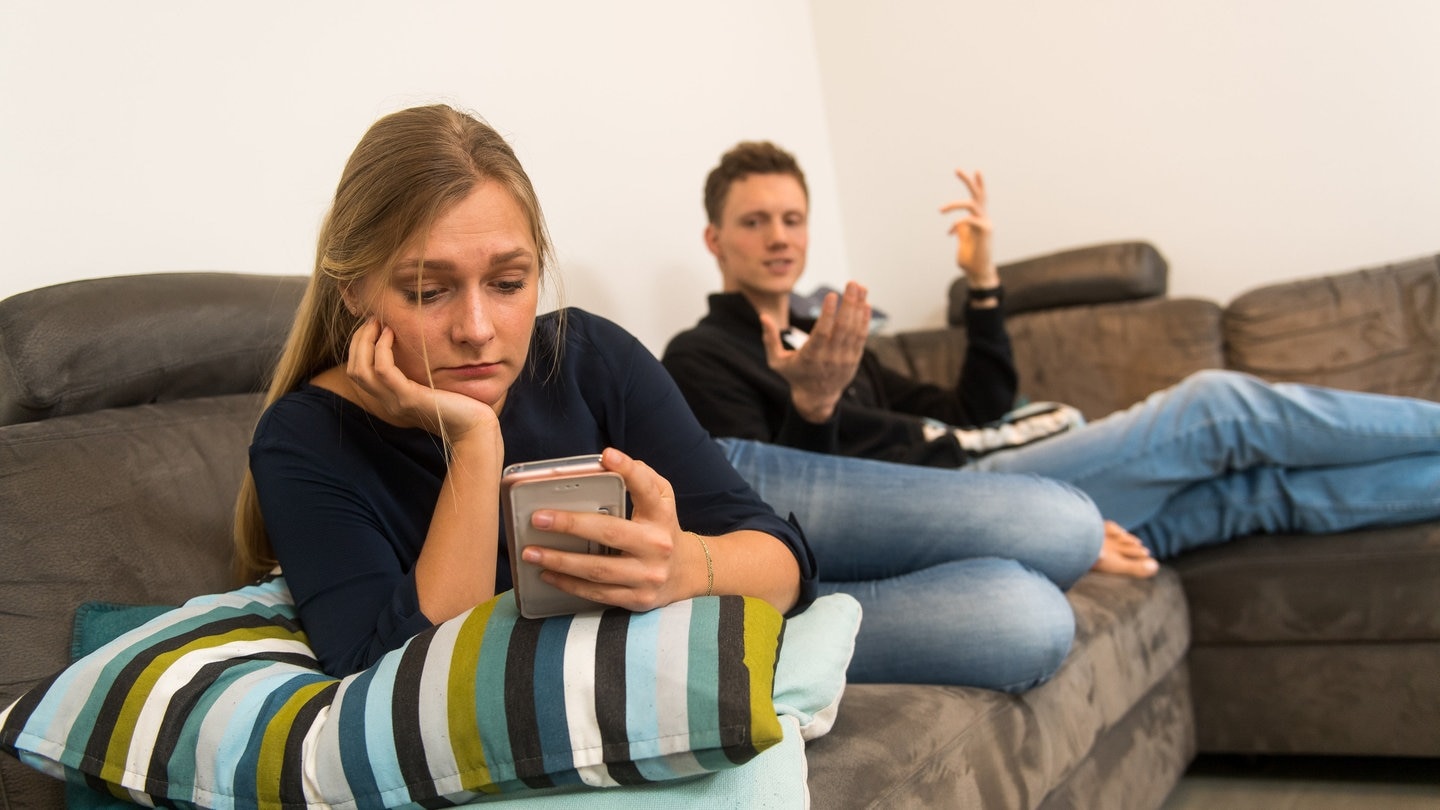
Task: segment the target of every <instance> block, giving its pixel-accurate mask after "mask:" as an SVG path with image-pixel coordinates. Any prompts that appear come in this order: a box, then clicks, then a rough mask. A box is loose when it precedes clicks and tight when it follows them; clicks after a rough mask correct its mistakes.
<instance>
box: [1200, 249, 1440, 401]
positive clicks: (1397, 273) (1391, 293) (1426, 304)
mask: <svg viewBox="0 0 1440 810" xmlns="http://www.w3.org/2000/svg"><path fill="white" fill-rule="evenodd" d="M1224 328H1225V354H1226V363H1227V365H1228V366H1229V367H1230V368H1233V369H1236V370H1237V371H1247V372H1250V373H1251V374H1256V375H1259V376H1261V377H1265V378H1267V379H1270V380H1289V381H1295V382H1305V383H1312V384H1316V385H1329V386H1334V387H1336V388H1347V389H1351V390H1355V391H1371V392H1375V393H1384V394H1403V395H1405V396H1413V397H1421V398H1424V399H1430V400H1436V401H1440V257H1437V256H1425V257H1422V258H1418V259H1411V260H1409V261H1403V262H1396V263H1393V264H1388V265H1384V266H1380V267H1373V268H1366V269H1363V270H1355V271H1352V272H1349V273H1340V274H1336V275H1330V276H1321V277H1317V278H1309V279H1302V280H1299V281H1293V282H1288V283H1283V284H1272V285H1268V286H1265V287H1261V288H1259V289H1256V290H1252V291H1250V292H1247V293H1244V294H1242V295H1240V296H1238V297H1236V298H1235V300H1234V301H1231V302H1230V306H1228V307H1226V309H1225V322H1224Z"/></svg>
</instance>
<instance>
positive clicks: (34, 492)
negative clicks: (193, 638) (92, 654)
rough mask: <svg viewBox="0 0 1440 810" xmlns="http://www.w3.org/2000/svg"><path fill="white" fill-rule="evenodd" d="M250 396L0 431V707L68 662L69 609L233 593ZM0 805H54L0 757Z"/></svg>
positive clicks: (41, 785) (256, 407) (56, 803)
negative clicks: (233, 529) (234, 534)
mask: <svg viewBox="0 0 1440 810" xmlns="http://www.w3.org/2000/svg"><path fill="white" fill-rule="evenodd" d="M259 412H260V398H259V397H258V396H254V395H234V396H226V397H214V398H207V399H195V400H186V401H181V402H170V403H165V404H161V405H144V406H139V407H134V408H115V409H107V410H103V411H97V412H95V413H89V414H80V415H76V416H68V417H60V418H56V419H48V420H45V421H43V422H30V423H25V424H18V425H8V426H5V427H0V523H3V529H0V556H3V559H4V566H3V569H0V570H3V572H4V573H3V579H0V582H3V586H0V639H4V643H3V644H0V705H7V704H9V703H10V702H11V701H12V700H14V699H15V698H17V697H19V696H20V695H21V694H23V693H24V692H25V691H26V690H28V689H29V688H30V687H32V686H34V685H35V684H36V683H38V682H39V681H41V680H42V679H44V678H47V677H49V676H50V675H52V674H54V673H55V672H58V671H59V670H60V669H61V668H62V667H64V666H65V665H66V664H67V663H68V662H69V650H70V634H71V625H72V620H73V617H74V613H75V609H76V608H77V607H78V606H79V605H80V604H81V603H83V602H87V601H91V600H98V601H109V602H120V603H125V604H179V603H180V602H181V601H183V600H185V599H188V598H189V597H192V596H196V595H199V594H203V593H218V592H220V591H225V590H229V589H230V588H231V587H233V586H234V582H233V581H232V579H231V576H230V571H231V565H230V561H231V535H230V525H231V523H230V521H231V511H232V509H233V504H234V502H235V494H236V492H238V491H239V486H240V475H241V474H242V472H243V471H244V469H245V448H246V447H247V446H248V445H249V440H250V433H251V430H252V429H253V427H254V422H255V420H256V418H257V417H258V416H259ZM0 767H3V770H0V791H3V793H4V795H5V797H6V800H7V802H8V804H3V805H0V807H7V808H8V807H16V808H21V807H23V808H54V807H61V806H63V804H62V800H60V799H59V798H57V797H58V796H59V795H60V792H59V790H58V788H59V786H60V783H59V782H57V781H55V780H52V779H50V778H49V777H46V776H42V775H41V774H39V773H37V772H35V771H32V770H30V769H29V768H27V767H25V766H23V765H20V764H19V763H18V762H16V761H15V760H14V759H12V758H10V757H0Z"/></svg>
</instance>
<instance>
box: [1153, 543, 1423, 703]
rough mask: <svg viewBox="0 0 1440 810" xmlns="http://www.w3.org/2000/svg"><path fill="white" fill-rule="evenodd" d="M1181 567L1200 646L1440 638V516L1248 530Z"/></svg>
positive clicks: (1183, 559)
mask: <svg viewBox="0 0 1440 810" xmlns="http://www.w3.org/2000/svg"><path fill="white" fill-rule="evenodd" d="M1174 568H1175V570H1176V571H1178V572H1179V574H1180V577H1181V579H1182V580H1183V581H1184V583H1185V595H1186V598H1187V599H1188V600H1189V605H1190V612H1191V633H1192V634H1193V636H1194V638H1195V643H1196V644H1226V645H1236V644H1315V643H1326V642H1329V643H1335V644H1350V643H1355V642H1366V643H1369V642H1413V641H1422V642H1430V641H1437V640H1440V524H1434V523H1421V524H1414V525H1409V526H1396V527H1393V528H1384V529H1369V530H1366V531H1358V532H1350V533H1347V534H1328V535H1299V536H1296V535H1276V536H1257V537H1246V538H1242V539H1240V540H1235V541H1232V542H1230V543H1227V544H1225V545H1223V546H1212V547H1210V548H1205V549H1200V550H1197V551H1192V552H1190V553H1187V554H1184V555H1181V556H1180V557H1179V558H1177V559H1176V560H1175V561H1174ZM1437 678H1440V673H1437Z"/></svg>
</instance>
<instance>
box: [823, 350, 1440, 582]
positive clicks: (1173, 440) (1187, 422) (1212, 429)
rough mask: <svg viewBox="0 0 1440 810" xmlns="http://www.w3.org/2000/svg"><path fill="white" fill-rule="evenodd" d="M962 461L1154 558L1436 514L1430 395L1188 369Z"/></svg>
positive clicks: (1436, 437)
mask: <svg viewBox="0 0 1440 810" xmlns="http://www.w3.org/2000/svg"><path fill="white" fill-rule="evenodd" d="M967 469H974V470H980V471H993V472H1006V473H1017V472H1024V473H1032V474H1035V475H1043V476H1047V477H1050V478H1055V479H1058V480H1061V481H1066V482H1068V483H1071V484H1074V485H1075V486H1076V487H1079V488H1080V489H1081V490H1083V491H1084V492H1085V493H1086V494H1088V495H1089V496H1090V497H1091V498H1092V499H1094V501H1095V503H1096V505H1097V506H1098V507H1099V508H1100V513H1101V514H1103V515H1104V516H1105V517H1107V518H1110V519H1111V520H1114V521H1115V522H1117V523H1119V524H1121V525H1122V526H1125V527H1126V528H1128V529H1130V530H1131V531H1132V532H1134V533H1135V534H1136V535H1138V536H1139V537H1140V539H1141V540H1143V541H1144V542H1145V544H1146V545H1147V546H1149V547H1150V550H1151V551H1152V552H1153V553H1154V554H1155V555H1156V556H1157V557H1159V558H1161V559H1164V558H1168V557H1173V556H1175V555H1177V554H1180V553H1181V552H1184V551H1187V550H1190V549H1193V548H1197V547H1199V546H1203V545H1208V544H1211V543H1219V542H1223V541H1225V540H1230V539H1232V538H1235V537H1240V536H1243V535H1247V534H1256V533H1271V534H1275V533H1291V532H1293V533H1302V534H1317V533H1328V532H1343V531H1350V530H1353V529H1358V528H1362V527H1366V526H1387V525H1395V524H1400V523H1411V522H1415V521H1420V520H1432V519H1435V518H1437V517H1440V405H1437V404H1436V403H1434V402H1429V401H1426V400H1420V399H1410V398H1406V397H1391V396H1383V395H1379V394H1363V393H1356V392H1353V391H1340V390H1336V389H1333V388H1319V387H1315V386H1308V385H1299V384H1294V383H1276V384H1272V383H1267V382H1264V381H1262V380H1260V379H1257V378H1255V377H1251V376H1249V375H1246V374H1240V373H1237V372H1233V371H1201V372H1197V373H1195V374H1192V375H1191V376H1189V377H1187V378H1185V379H1184V380H1183V381H1181V382H1180V383H1179V384H1178V385H1176V386H1174V387H1173V388H1170V389H1167V390H1165V391H1161V392H1158V393H1155V394H1152V395H1151V396H1150V397H1149V398H1147V399H1146V400H1145V401H1143V402H1140V403H1138V404H1136V405H1134V406H1132V407H1130V408H1128V409H1126V410H1124V411H1118V412H1116V413H1114V414H1111V415H1109V416H1107V417H1105V418H1103V419H1099V420H1097V421H1095V422H1093V423H1091V424H1089V425H1086V426H1085V427H1083V428H1080V429H1079V430H1075V431H1071V432H1070V433H1065V434H1061V435H1059V436H1056V437H1053V438H1050V439H1046V440H1045V441H1042V442H1040V443H1038V444H1035V445H1031V446H1028V447H1021V448H1017V449H1015V450H1005V451H1001V452H998V453H994V454H992V455H989V456H985V457H983V458H981V459H979V460H978V461H977V462H975V463H974V464H972V465H971V466H970V467H968V468H967ZM801 525H804V524H803V523H802V524H801Z"/></svg>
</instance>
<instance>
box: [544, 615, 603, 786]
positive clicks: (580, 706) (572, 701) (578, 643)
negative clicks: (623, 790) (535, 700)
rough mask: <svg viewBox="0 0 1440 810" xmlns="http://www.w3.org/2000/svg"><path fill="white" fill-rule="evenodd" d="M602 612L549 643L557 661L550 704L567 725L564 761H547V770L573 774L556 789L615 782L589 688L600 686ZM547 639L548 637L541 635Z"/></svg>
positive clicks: (581, 618)
mask: <svg viewBox="0 0 1440 810" xmlns="http://www.w3.org/2000/svg"><path fill="white" fill-rule="evenodd" d="M604 616H605V613H604V612H598V613H597V612H591V613H585V614H581V615H578V616H575V617H574V618H573V619H572V620H571V621H570V626H569V627H568V628H567V632H566V633H565V635H564V636H551V637H549V645H550V646H551V647H553V648H554V649H553V650H552V652H551V655H553V656H554V657H555V658H557V659H558V660H559V663H560V672H559V673H557V677H558V680H559V682H558V684H557V686H558V688H554V689H552V690H550V691H551V698H550V699H551V700H553V701H555V702H556V703H558V704H560V705H561V706H563V707H564V713H563V715H561V716H560V717H559V719H560V720H561V721H562V722H563V723H564V725H563V727H562V729H561V730H562V731H563V734H564V736H563V737H562V738H561V740H560V742H561V744H562V747H561V750H562V751H564V752H565V753H564V755H563V756H555V755H547V757H546V760H545V764H546V766H547V767H546V769H547V770H561V771H563V770H564V769H566V767H567V765H566V761H568V762H569V765H568V768H569V769H571V770H572V771H573V777H571V778H556V779H555V782H556V783H557V784H576V783H580V784H586V785H590V786H591V787H612V786H614V785H615V780H614V779H612V778H610V772H609V770H608V769H607V768H606V767H605V756H604V748H603V746H602V745H601V737H602V733H601V729H600V728H599V726H598V723H599V720H598V719H597V712H596V707H595V688H594V687H593V686H589V684H591V683H592V682H593V683H596V684H598V682H599V681H600V679H601V677H602V674H601V671H602V667H601V661H600V659H601V655H600V653H598V652H597V645H598V642H599V638H600V622H601V620H602V619H603V618H604ZM541 638H542V639H544V638H546V634H543V633H542V634H541ZM567 684H586V685H587V688H584V689H567V688H566V685H567Z"/></svg>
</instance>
